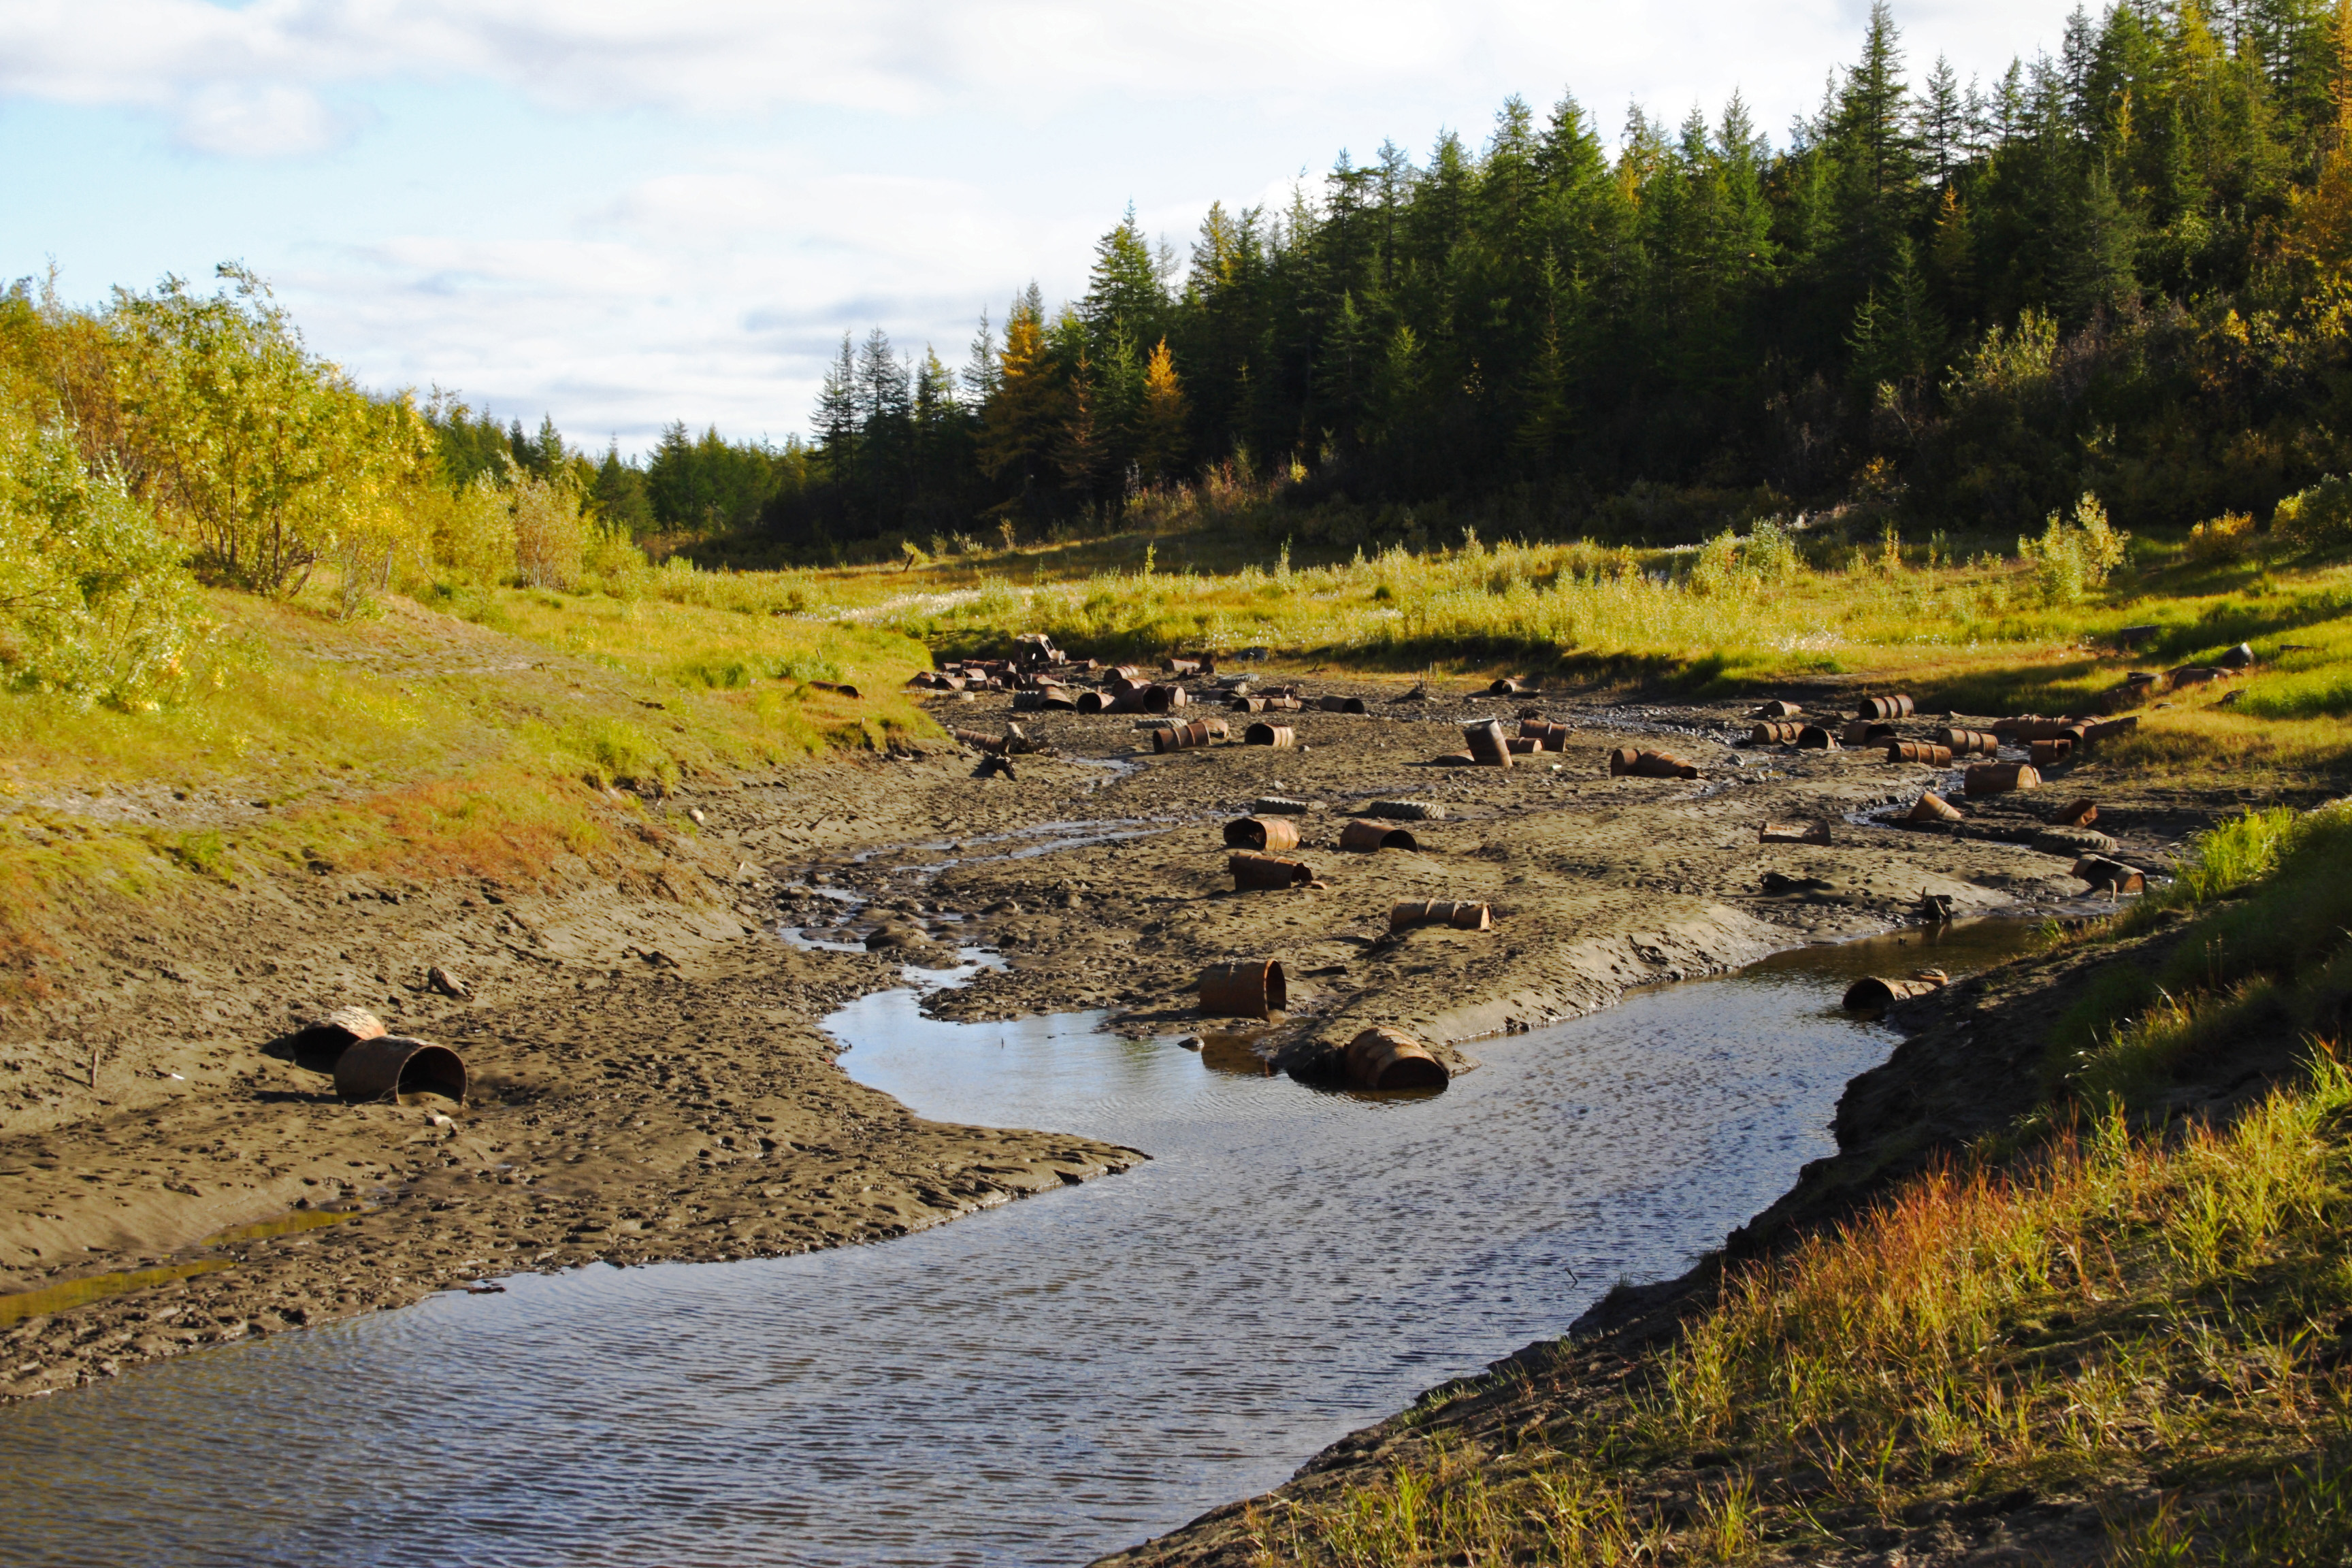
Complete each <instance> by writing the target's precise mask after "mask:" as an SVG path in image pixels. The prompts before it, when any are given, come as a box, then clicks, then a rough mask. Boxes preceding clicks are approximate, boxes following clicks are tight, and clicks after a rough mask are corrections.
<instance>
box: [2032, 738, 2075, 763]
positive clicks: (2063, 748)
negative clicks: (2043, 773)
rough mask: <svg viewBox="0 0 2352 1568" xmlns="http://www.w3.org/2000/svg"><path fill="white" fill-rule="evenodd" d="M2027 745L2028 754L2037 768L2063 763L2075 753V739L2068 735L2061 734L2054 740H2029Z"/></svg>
mask: <svg viewBox="0 0 2352 1568" xmlns="http://www.w3.org/2000/svg"><path fill="white" fill-rule="evenodd" d="M2025 745H2026V752H2027V754H2028V756H2029V757H2030V758H2031V759H2032V763H2033V765H2034V766H2035V767H2037V768H2046V767H2050V766H2052V765H2053V764H2054V763H2063V762H2064V761H2065V760H2066V759H2067V757H2069V756H2070V755H2072V754H2073V752H2074V741H2073V740H2072V739H2071V738H2069V737H2066V736H2061V737H2059V738H2058V739H2056V740H2054V741H2028V742H2026V743H2025Z"/></svg>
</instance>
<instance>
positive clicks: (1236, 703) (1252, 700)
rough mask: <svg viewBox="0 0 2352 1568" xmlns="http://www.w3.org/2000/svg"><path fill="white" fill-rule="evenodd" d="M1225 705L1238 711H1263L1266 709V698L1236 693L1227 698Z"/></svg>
mask: <svg viewBox="0 0 2352 1568" xmlns="http://www.w3.org/2000/svg"><path fill="white" fill-rule="evenodd" d="M1225 706H1226V707H1228V708H1230V709H1232V710H1234V712H1236V713H1263V712H1265V698H1263V697H1246V696H1242V695H1239V694H1236V695H1234V696H1233V697H1231V698H1228V699H1227V700H1226V702H1225Z"/></svg>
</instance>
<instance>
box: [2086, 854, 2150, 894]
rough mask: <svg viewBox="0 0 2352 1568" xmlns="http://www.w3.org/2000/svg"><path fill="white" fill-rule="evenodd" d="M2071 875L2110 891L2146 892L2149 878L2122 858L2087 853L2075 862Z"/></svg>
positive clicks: (2095, 886) (2118, 892) (2117, 892)
mask: <svg viewBox="0 0 2352 1568" xmlns="http://www.w3.org/2000/svg"><path fill="white" fill-rule="evenodd" d="M2071 875H2073V876H2075V877H2079V878H2081V879H2083V880H2084V881H2085V882H2088V883H2090V884H2091V886H2093V887H2094V888H2099V889H2104V890H2105V891H2106V892H2109V893H2116V894H2121V893H2144V892H2146V891H2147V877H2146V875H2144V874H2143V873H2142V872H2140V871H2139V870H2138V869H2137V868H2135V867H2131V866H2126V865H2125V864H2124V863H2123V862H2122V861H2120V860H2110V859H2108V858H2106V857H2105V856H2104V855H2085V856H2084V857H2083V858H2081V859H2079V860H2077V861H2075V862H2074V870H2073V872H2072V873H2071Z"/></svg>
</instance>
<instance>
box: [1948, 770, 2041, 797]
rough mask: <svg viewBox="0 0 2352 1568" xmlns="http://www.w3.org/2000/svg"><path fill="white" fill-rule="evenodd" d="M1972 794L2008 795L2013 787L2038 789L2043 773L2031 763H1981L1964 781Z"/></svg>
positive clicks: (1969, 772)
mask: <svg viewBox="0 0 2352 1568" xmlns="http://www.w3.org/2000/svg"><path fill="white" fill-rule="evenodd" d="M1963 782H1964V783H1965V784H1966V785H1967V788H1968V792H1969V794H1970V795H2007V794H2008V793H2009V792H2010V791H2011V790H2013V789H2037V788H2039V787H2041V784H2042V775H2041V774H2040V773H2036V772H2035V771H2034V770H2033V765H2032V763H1978V764H1977V765H1976V766H1975V767H1972V768H1970V769H1969V771H1968V773H1967V774H1966V775H1965V778H1964V781H1963Z"/></svg>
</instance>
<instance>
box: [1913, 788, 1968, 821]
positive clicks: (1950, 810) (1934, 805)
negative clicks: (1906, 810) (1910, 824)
mask: <svg viewBox="0 0 2352 1568" xmlns="http://www.w3.org/2000/svg"><path fill="white" fill-rule="evenodd" d="M1959 819H1960V808H1959V807H1958V806H1957V805H1953V804H1952V803H1951V802H1950V801H1948V800H1946V799H1945V798H1944V797H1943V796H1942V795H1937V793H1936V792H1935V791H1934V790H1928V791H1927V792H1926V793H1925V794H1923V795H1920V796H1919V799H1918V801H1917V803H1916V805H1913V806H1912V807H1911V820H1912V821H1914V822H1958V820H1959Z"/></svg>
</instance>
